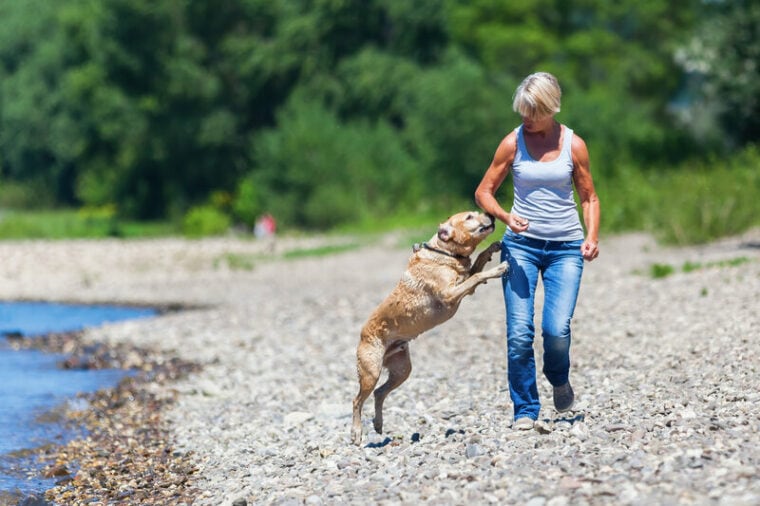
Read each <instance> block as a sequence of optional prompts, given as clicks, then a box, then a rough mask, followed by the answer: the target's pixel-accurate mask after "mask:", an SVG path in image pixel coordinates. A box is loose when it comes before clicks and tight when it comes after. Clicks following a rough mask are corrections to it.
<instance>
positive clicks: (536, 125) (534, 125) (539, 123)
mask: <svg viewBox="0 0 760 506" xmlns="http://www.w3.org/2000/svg"><path fill="white" fill-rule="evenodd" d="M522 122H523V130H525V131H527V132H542V131H545V130H547V129H549V128H551V127H552V126H553V125H554V115H553V114H547V115H546V116H537V117H534V118H531V117H528V116H522Z"/></svg>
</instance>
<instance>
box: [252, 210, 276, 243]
mask: <svg viewBox="0 0 760 506" xmlns="http://www.w3.org/2000/svg"><path fill="white" fill-rule="evenodd" d="M276 232H277V222H276V221H275V220H274V217H273V216H272V215H271V214H269V213H267V214H264V215H262V216H260V217H259V219H258V220H256V225H255V226H254V227H253V235H255V236H256V237H257V238H259V239H260V238H264V237H273V236H274V234H275V233H276Z"/></svg>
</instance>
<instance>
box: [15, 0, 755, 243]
mask: <svg viewBox="0 0 760 506" xmlns="http://www.w3.org/2000/svg"><path fill="white" fill-rule="evenodd" d="M758 26H760V7H758V6H757V5H756V2H751V1H749V0H733V1H714V2H704V1H701V0H650V1H647V2H637V1H634V0H621V1H619V2H608V1H606V0H567V1H564V0H563V1H560V0H533V1H530V2H501V1H497V0H468V1H465V0H429V1H426V2H407V1H405V0H340V1H337V0H292V1H288V2H271V1H269V0H228V1H225V2H211V1H209V0H193V1H190V0H172V1H169V0H163V1H155V0H57V1H56V2H49V1H47V0H25V1H24V2H18V1H15V0H0V207H3V208H14V209H29V208H40V207H42V208H51V207H54V206H67V207H83V208H85V209H88V210H92V209H98V210H103V209H108V210H109V213H111V216H110V217H109V218H108V219H105V218H103V220H104V221H108V222H109V223H110V224H111V225H109V226H110V227H111V229H110V232H108V230H109V229H106V231H107V232H106V233H111V234H118V233H123V224H124V223H127V222H128V220H154V219H160V220H167V221H170V222H171V223H175V224H176V226H177V227H178V228H182V229H183V230H185V231H186V232H187V233H190V234H199V233H209V232H213V233H216V232H218V231H219V229H220V228H221V227H223V226H225V224H226V226H229V224H230V223H232V222H236V223H241V224H244V225H246V227H250V226H251V225H252V224H253V222H254V221H255V219H256V217H257V216H259V215H261V214H262V213H265V212H269V213H272V214H273V215H274V216H275V217H276V218H277V220H278V225H279V226H280V227H281V228H280V230H282V229H285V230H287V229H289V228H290V229H293V228H300V229H320V230H321V229H329V228H334V227H345V226H351V225H353V226H356V225H361V224H366V223H369V222H371V221H373V220H375V221H378V220H380V221H384V220H387V219H388V217H389V216H390V217H396V218H398V217H401V216H404V215H408V214H421V215H424V216H429V215H440V214H445V213H448V212H451V211H453V210H457V208H458V207H461V205H462V202H468V203H471V202H472V192H473V190H474V188H475V186H476V185H477V182H478V181H479V179H480V177H481V176H482V173H483V171H484V170H485V168H486V167H487V166H488V164H489V162H490V159H491V156H492V154H493V152H494V150H495V148H496V146H497V145H498V143H499V141H500V140H501V139H502V137H503V136H504V135H505V134H506V133H507V132H508V131H509V130H511V129H512V128H514V127H515V126H517V124H518V123H519V117H518V116H517V115H516V114H514V113H513V112H512V111H511V97H512V94H513V92H514V89H515V87H516V86H517V84H518V83H519V82H520V80H521V79H522V78H523V77H525V76H526V75H527V74H529V73H532V72H535V71H537V70H547V71H550V72H553V73H555V74H556V75H557V76H558V77H559V79H560V82H561V84H562V87H563V92H564V95H563V110H562V112H561V113H560V115H559V116H558V119H559V120H560V121H562V122H564V123H566V124H568V125H569V126H571V127H572V128H573V129H574V130H576V131H577V132H578V133H579V134H580V135H582V136H583V137H584V139H585V140H586V142H587V145H588V146H589V150H590V153H591V157H592V170H593V171H594V174H595V178H596V181H597V185H598V186H599V192H600V195H601V196H602V202H603V209H604V214H603V216H604V226H605V228H607V229H608V230H625V229H632V228H636V229H639V228H646V227H659V228H661V229H666V230H670V232H669V234H670V236H671V237H672V238H673V239H674V240H701V239H700V238H699V237H696V236H697V235H699V234H697V233H692V232H691V229H690V228H689V227H691V226H697V227H702V228H704V230H705V232H706V233H708V234H711V235H712V234H721V233H726V232H730V231H732V230H733V229H732V228H731V226H728V225H727V223H723V220H724V219H725V218H724V216H725V215H726V213H727V212H728V213H729V215H730V220H729V221H730V222H731V223H739V224H746V223H747V222H748V221H752V220H751V219H749V218H746V217H745V215H752V214H753V213H754V216H757V215H758V214H760V213H757V212H756V209H755V205H756V204H755V203H754V200H756V199H751V200H750V201H749V202H747V201H744V200H742V199H744V198H745V191H744V187H743V188H742V191H739V192H738V193H736V195H737V196H736V202H735V204H733V205H731V206H728V204H726V208H727V209H728V210H727V211H726V210H723V211H720V212H718V211H716V210H710V211H707V210H705V209H702V210H701V211H699V210H697V208H700V205H701V204H699V202H703V200H700V201H696V200H695V201H688V202H682V205H686V206H691V205H693V206H696V208H695V209H694V210H693V212H694V213H696V214H697V215H699V216H700V217H699V219H696V218H690V220H691V221H692V222H693V223H690V224H689V225H688V226H686V225H676V224H674V223H675V221H678V220H681V218H683V217H684V216H683V215H684V213H683V210H682V209H681V208H680V207H678V206H675V205H673V206H671V207H672V208H668V209H665V207H667V206H661V207H663V213H660V214H658V216H659V218H657V220H660V221H657V220H655V219H654V218H652V217H651V214H650V213H642V212H641V211H640V209H641V208H640V206H643V205H651V204H652V202H655V201H657V199H662V195H663V192H664V191H665V190H664V189H663V188H662V187H661V185H662V184H668V185H675V186H674V188H671V190H675V188H677V189H678V190H677V191H678V193H677V195H678V196H679V198H684V199H686V198H687V196H689V195H700V196H701V198H702V199H705V198H706V199H708V200H710V199H712V197H713V195H715V194H717V193H718V192H731V191H734V188H733V186H732V185H731V184H730V183H728V182H726V183H724V182H723V180H724V179H725V178H736V179H737V181H738V182H739V183H741V184H742V185H753V184H754V185H757V184H758V182H757V179H756V178H753V177H752V176H751V170H752V169H750V168H749V167H754V168H755V169H756V168H757V166H756V163H757V157H756V156H755V153H756V152H755V151H752V149H751V148H748V150H745V151H741V149H742V148H743V147H744V146H747V145H750V144H752V143H753V142H756V141H757V139H758V138H760V137H759V136H758V133H759V132H758V118H760V111H758V107H760V105H758V104H760V84H758V83H760V79H758V75H757V74H758V65H757V62H758V61H760V37H758V33H757V32H758ZM740 151H741V153H743V154H736V153H738V152H740ZM727 155H728V156H727ZM695 160H696V162H695ZM708 160H709V162H708ZM695 165H696V166H697V167H699V169H698V171H697V172H696V173H693V172H692V169H693V167H694V166H695ZM716 171H723V172H716ZM695 174H696V176H695ZM504 186H505V187H507V186H508V185H504ZM757 189H758V187H757V186H754V187H750V190H755V191H756V190H757ZM503 191H504V199H505V205H508V199H509V194H508V190H507V188H505V189H504V190H503ZM666 200H667V202H668V203H670V202H672V201H675V200H676V199H666ZM722 200H723V201H724V202H728V201H732V198H723V199H722ZM470 205H471V204H470ZM701 207H702V208H703V207H704V205H701ZM88 212H91V211H88ZM665 212H667V213H674V215H678V216H680V217H679V218H674V217H672V216H671V217H666V216H665V214H664V213H665ZM85 214H87V213H85ZM398 219H403V218H398ZM668 220H670V221H668ZM674 220H675V221H674ZM756 222H757V221H756V219H755V223H756ZM114 224H116V225H114ZM684 226H686V229H684V230H686V231H684V230H681V231H679V228H683V227H684ZM742 226H745V225H742ZM120 227H121V228H120Z"/></svg>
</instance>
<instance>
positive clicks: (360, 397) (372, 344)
mask: <svg viewBox="0 0 760 506" xmlns="http://www.w3.org/2000/svg"><path fill="white" fill-rule="evenodd" d="M384 353H385V347H384V346H383V343H382V342H381V341H380V340H379V339H372V338H366V337H365V336H362V340H361V341H360V342H359V347H358V348H357V349H356V371H357V373H358V375H359V393H358V394H357V395H356V398H355V399H354V416H353V423H352V425H351V441H352V442H353V443H354V444H355V445H360V444H361V442H362V406H364V401H366V400H367V397H369V394H371V393H372V389H373V388H375V385H377V381H378V380H379V379H380V372H381V371H382V369H383V355H384Z"/></svg>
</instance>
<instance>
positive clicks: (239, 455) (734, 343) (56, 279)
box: [0, 229, 760, 506]
mask: <svg viewBox="0 0 760 506" xmlns="http://www.w3.org/2000/svg"><path fill="white" fill-rule="evenodd" d="M490 239H492V240H497V239H498V237H496V236H495V235H494V236H492V237H491V238H490ZM354 241H355V240H354V239H352V238H346V237H315V238H289V237H283V238H277V239H276V240H274V241H261V240H258V241H257V240H253V239H245V238H234V237H229V238H218V239H203V240H185V239H179V238H169V239H150V240H117V239H114V240H98V241H89V240H82V241H3V242H0V258H2V259H3V261H2V262H0V298H2V299H5V300H52V301H69V302H83V303H120V304H134V305H148V306H155V307H162V308H186V309H184V310H173V311H167V312H164V313H163V314H161V315H160V316H158V317H155V318H151V319H144V320H135V321H127V322H121V323H116V324H110V325H107V326H104V327H100V328H93V329H87V330H86V331H84V332H83V333H82V334H81V336H79V337H78V339H79V340H81V342H82V343H85V344H86V343H99V344H101V345H105V346H108V347H109V348H111V349H114V350H121V352H120V353H121V354H122V355H126V356H129V355H130V353H138V354H139V355H140V356H141V357H143V358H141V359H134V360H133V361H132V362H133V363H134V362H137V363H140V364H142V363H146V362H150V363H151V364H154V365H155V364H159V365H160V364H167V363H174V362H176V363H181V364H183V365H182V367H181V369H182V371H183V373H182V374H177V375H173V374H169V373H167V374H163V375H162V376H160V377H159V378H156V377H155V376H151V377H150V378H151V379H149V380H144V381H142V382H137V383H135V384H132V385H131V386H130V387H129V388H131V389H132V390H131V393H130V394H129V395H122V394H118V395H117V396H118V397H119V402H118V403H117V405H116V406H115V407H114V406H112V409H111V410H110V411H107V413H108V416H109V418H110V419H111V421H112V422H114V423H118V422H120V420H119V417H120V416H122V414H121V413H122V411H121V410H123V409H124V408H128V410H129V411H130V412H131V413H132V414H131V415H130V416H132V417H134V419H135V420H136V421H133V422H131V423H135V424H148V425H150V426H151V427H153V429H151V430H150V431H147V435H148V436H149V438H147V439H145V440H143V442H140V441H141V440H140V438H135V440H136V443H135V445H136V446H134V447H133V448H132V449H131V450H130V452H133V453H135V454H136V455H146V454H147V453H148V452H150V451H154V450H155V448H154V449H151V448H148V447H147V446H149V445H153V446H156V447H158V448H159V449H158V450H155V451H156V454H157V455H159V454H160V455H163V457H161V459H163V460H161V462H163V464H162V466H163V467H161V466H156V465H155V462H156V461H155V460H152V461H151V460H150V459H147V458H146V459H138V458H134V459H132V460H131V461H130V464H129V465H123V466H122V469H121V470H120V474H118V477H117V478H118V479H116V478H115V479H113V480H112V481H110V482H107V483H106V484H104V482H103V480H100V481H99V482H98V481H97V480H90V479H86V477H87V476H93V473H95V470H93V469H94V468H96V467H97V464H96V463H94V461H91V460H88V458H85V456H82V455H80V456H78V457H77V458H76V459H75V458H73V457H72V462H69V463H66V464H68V467H67V470H68V472H71V474H72V476H71V479H69V480H64V482H62V483H61V485H60V486H58V487H56V489H53V490H51V491H49V492H48V494H47V496H46V498H47V499H48V500H49V501H51V502H58V503H59V504H64V503H65V504H77V503H82V504H83V503H84V502H85V499H84V498H89V499H91V500H92V501H91V502H89V503H90V504H167V503H168V504H197V505H228V506H242V505H248V504H282V505H285V504H287V505H299V504H309V505H319V504H325V505H328V504H329V505H334V504H362V505H364V504H410V505H411V504H421V503H425V504H441V505H449V504H524V505H530V506H543V505H546V506H563V505H571V504H572V505H584V504H589V505H598V504H599V505H601V504H616V505H638V504H641V505H644V504H647V505H649V504H694V505H731V506H733V505H748V506H749V505H757V504H760V479H758V476H759V475H760V376H759V375H758V372H760V371H759V369H760V310H759V309H760V229H754V230H752V231H749V232H747V233H745V234H744V235H742V236H738V237H732V238H728V239H724V240H721V241H717V242H714V243H711V244H707V245H700V246H690V247H683V248H676V247H664V246H661V245H659V244H657V242H656V241H655V240H654V239H653V238H651V237H650V236H648V235H645V234H625V235H620V236H614V237H607V238H603V239H602V242H601V244H600V251H601V253H600V257H599V258H598V259H597V260H595V261H594V262H591V263H586V267H585V272H584V277H583V282H582V286H581V294H580V298H579V302H578V307H577V309H576V313H575V318H574V322H573V345H572V348H571V360H572V367H571V376H570V379H571V382H572V384H573V387H574V390H575V392H576V405H575V408H574V411H572V412H569V413H564V414H561V415H560V414H558V413H556V412H555V411H554V409H553V407H552V404H551V390H550V386H549V384H548V382H547V381H546V380H545V379H544V378H543V377H541V378H540V379H539V388H540V394H541V398H542V401H543V403H544V406H543V409H542V413H541V417H540V420H539V423H538V424H537V426H536V429H535V430H532V431H515V430H513V429H512V428H511V425H512V408H511V403H510V402H509V394H508V390H507V384H506V343H505V321H504V320H505V319H504V307H503V299H502V295H501V285H500V283H499V282H498V281H491V282H489V283H488V284H486V285H484V286H481V287H479V288H478V289H477V291H476V292H475V294H474V295H472V296H470V297H468V298H466V299H465V300H464V301H463V302H462V305H461V306H460V309H459V312H458V313H457V314H456V315H455V316H454V317H453V318H452V319H451V320H449V321H448V322H446V323H444V324H443V325H441V326H439V327H437V328H435V329H433V330H431V331H429V332H427V333H425V334H423V335H422V336H420V337H419V338H418V339H416V340H415V341H414V342H412V343H411V346H410V350H411V357H412V364H413V371H412V374H411V376H410V378H409V379H408V380H407V382H406V383H404V384H403V385H402V386H401V387H400V388H399V389H398V390H396V391H394V392H393V393H391V394H390V395H389V397H388V399H387V400H386V403H385V410H384V429H385V433H384V434H376V433H375V432H374V430H373V429H372V416H373V406H372V402H371V401H370V402H367V403H366V404H365V407H364V412H363V424H364V433H365V435H364V441H363V446H361V447H356V446H353V445H351V444H350V438H349V431H350V423H351V401H352V399H353V397H354V396H355V395H356V392H357V388H358V385H357V379H356V370H355V351H356V345H357V343H358V339H359V331H360V329H361V327H362V325H363V323H364V321H365V320H366V318H367V316H368V315H369V314H370V313H371V311H372V310H373V309H374V307H375V306H376V305H377V304H378V303H380V302H381V300H382V299H383V298H384V297H385V296H386V295H387V294H388V293H389V292H390V290H391V289H392V288H393V287H394V286H395V284H396V282H397V281H398V279H399V278H400V276H401V274H402V272H403V271H404V269H405V266H406V262H407V259H408V257H409V255H410V253H411V243H409V244H404V240H403V239H401V238H399V237H397V236H387V237H385V238H382V239H379V240H376V241H372V242H371V243H367V244H364V245H360V246H356V247H346V248H345V249H344V250H341V248H342V245H346V244H349V245H350V244H354ZM357 244H363V243H361V242H358V243H357ZM326 245H332V246H335V245H337V246H338V247H337V248H336V250H338V251H337V252H335V253H332V254H328V255H308V254H293V255H292V256H291V257H287V256H286V254H287V253H288V252H291V253H293V252H299V251H300V252H307V251H309V250H316V249H318V248H320V247H323V246H326ZM494 258H495V257H494ZM493 264H495V259H494V262H492V264H491V265H493ZM670 271H672V272H670ZM653 272H659V273H660V274H668V275H660V276H655V275H653ZM538 299H539V300H540V296H539V298H538ZM536 320H537V328H540V308H539V309H538V310H537V317H536ZM536 349H537V368H538V370H539V371H540V370H541V356H540V349H541V338H540V336H538V337H537V339H536ZM130 350H132V351H130ZM145 357H148V358H145ZM172 361H174V362H172ZM125 363H129V361H126V362H125ZM189 364H192V366H191V365H189ZM151 367H153V366H151ZM156 367H158V365H156ZM381 381H383V378H381ZM93 406H94V407H93V409H94V408H95V407H97V404H93ZM116 408H118V409H116ZM146 411H150V416H148V417H147V418H146V417H144V416H140V415H139V414H140V413H141V412H146ZM135 413H137V414H135ZM90 415H91V413H90ZM90 418H91V416H90ZM96 418H97V417H96ZM101 418H102V417H101ZM146 419H148V420H150V421H149V422H146V421H145V420H146ZM99 423H102V419H101V421H100V422H99ZM124 423H125V424H129V423H130V422H129V421H128V420H125V421H124ZM121 431H122V432H124V429H123V428H122V430H121ZM116 432H118V430H116ZM108 437H110V436H106V438H108ZM86 443H87V442H86V441H84V442H80V443H79V446H78V448H80V449H83V450H82V451H84V452H89V453H90V454H91V453H92V452H94V451H95V450H94V449H93V448H94V445H92V444H90V445H88V444H86ZM75 446H76V444H75ZM70 450H71V451H73V449H70ZM141 452H142V453H141ZM89 456H90V457H93V458H94V457H97V456H93V455H89ZM157 458H158V457H157ZM175 461H176V462H175ZM148 465H152V466H153V467H152V468H151V473H152V474H151V475H150V476H152V478H151V479H154V481H151V479H148V478H146V476H147V474H146V472H145V469H144V467H145V466H148ZM141 466H143V467H141ZM102 467H103V465H102V462H101V468H102ZM77 469H78V471H77ZM101 471H102V472H105V471H104V470H103V469H101ZM109 472H110V471H109ZM112 474H113V473H112ZM170 474H173V475H174V476H175V478H176V475H178V474H183V476H182V477H181V478H176V479H175V478H172V479H167V476H168V475H170ZM138 475H139V477H140V479H137V478H135V476H138ZM141 480H142V481H141ZM106 481H107V480H106ZM156 483H163V484H165V485H166V487H164V488H161V489H160V490H166V489H168V488H169V487H171V489H172V490H173V493H172V494H164V493H163V492H159V491H157V490H159V489H157V488H155V487H154V485H155V484H156ZM125 487H127V488H129V490H131V493H127V492H125ZM120 488H121V489H122V490H121V491H120V490H119V489H120ZM138 489H139V490H138ZM151 491H153V492H151ZM120 493H121V494H122V495H121V496H119V494H120ZM65 494H69V495H65ZM65 497H69V498H72V499H71V501H70V502H61V501H63V500H64V499H62V498H65ZM116 497H121V498H122V499H121V500H117V499H115V498H116ZM167 498H171V499H167ZM77 501H80V502H77ZM167 501H168V502H167Z"/></svg>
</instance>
